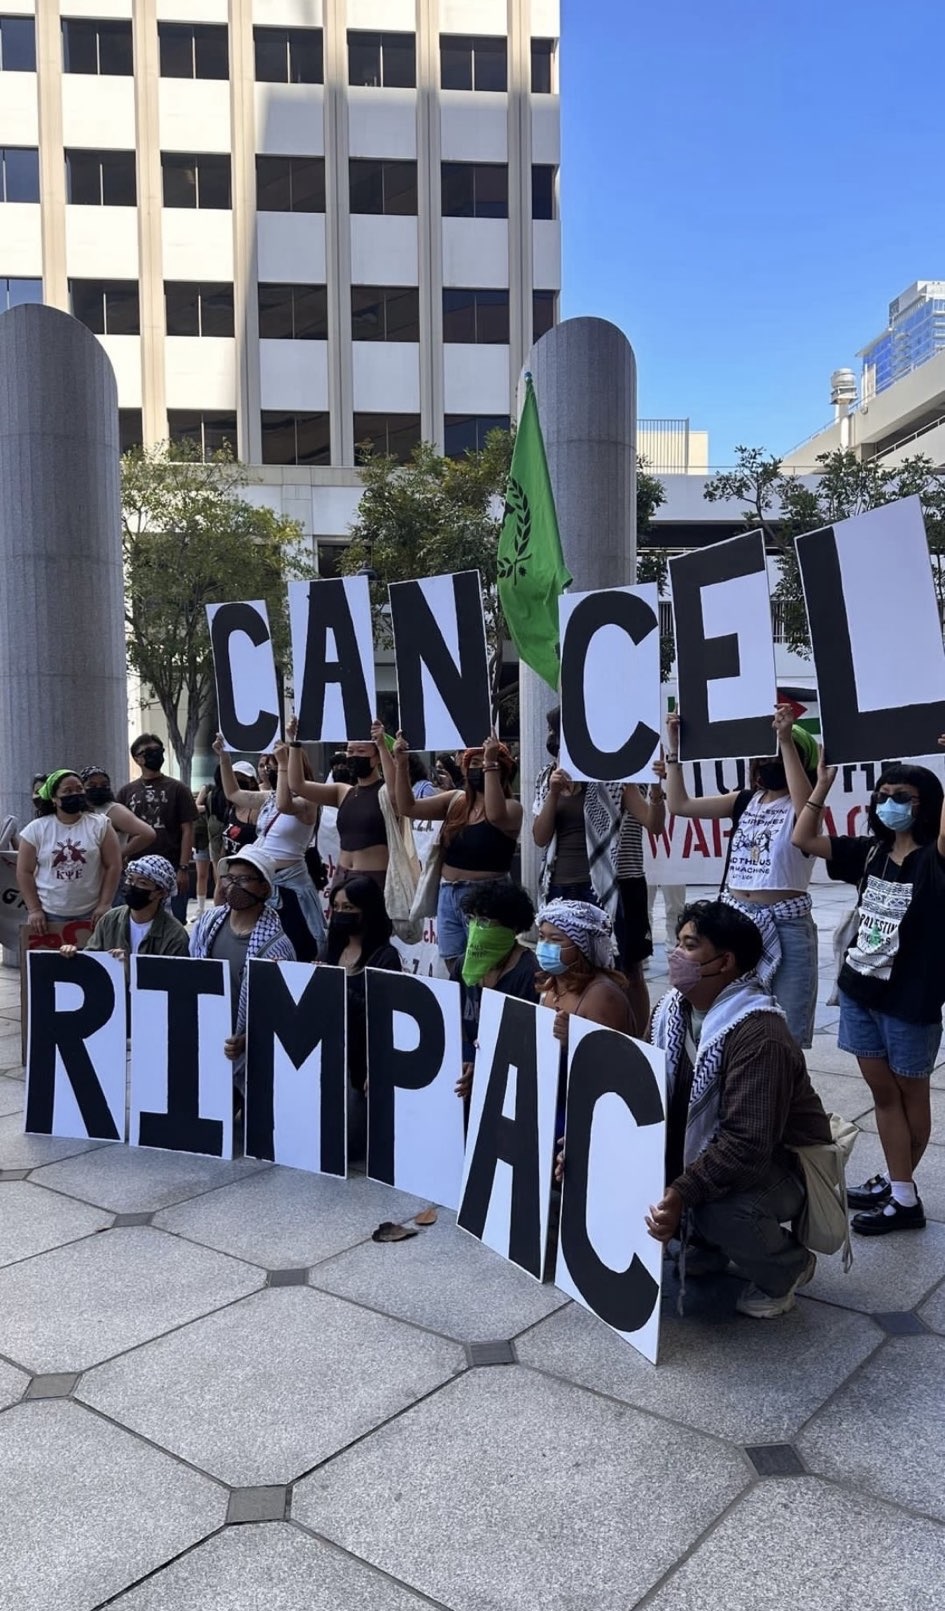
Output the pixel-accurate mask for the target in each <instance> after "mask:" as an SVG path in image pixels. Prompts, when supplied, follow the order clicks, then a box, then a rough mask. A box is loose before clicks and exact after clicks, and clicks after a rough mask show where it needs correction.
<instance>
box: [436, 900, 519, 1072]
mask: <svg viewBox="0 0 945 1611" xmlns="http://www.w3.org/2000/svg"><path fill="white" fill-rule="evenodd" d="M463 911H464V913H465V915H466V919H467V922H468V924H469V930H468V933H467V936H466V951H465V955H464V956H463V965H462V970H461V973H460V979H461V996H462V1004H463V1072H462V1074H461V1076H460V1078H459V1080H458V1081H457V1084H456V1095H457V1096H460V1097H463V1098H464V1099H465V1098H466V1097H468V1096H469V1093H470V1091H471V1090H472V1077H473V1066H474V1063H475V1058H476V1036H477V1035H478V1033H479V1010H480V1007H481V1005H482V992H483V990H498V991H500V992H501V994H502V995H504V996H517V997H518V999H519V1001H530V1002H532V1003H533V1004H534V1003H537V1001H538V991H537V989H536V988H535V976H536V974H537V972H538V963H537V962H536V960H535V953H534V951H531V950H529V948H528V946H526V945H522V944H521V942H520V940H519V938H518V937H519V935H520V934H526V933H527V932H528V930H529V929H530V928H531V926H532V924H533V923H534V921H535V908H534V906H533V905H532V903H531V900H530V899H529V897H528V895H527V894H526V893H525V891H524V890H523V889H522V888H521V886H520V885H518V884H510V883H509V881H508V879H507V878H488V879H483V880H480V882H479V883H474V884H473V885H472V887H471V888H470V890H469V892H468V894H467V895H466V896H465V897H464V899H463Z"/></svg>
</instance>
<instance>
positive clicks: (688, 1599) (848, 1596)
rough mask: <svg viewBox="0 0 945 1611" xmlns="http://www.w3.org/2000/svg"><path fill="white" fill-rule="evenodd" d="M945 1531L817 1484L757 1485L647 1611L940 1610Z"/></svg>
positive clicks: (794, 1480) (798, 1480)
mask: <svg viewBox="0 0 945 1611" xmlns="http://www.w3.org/2000/svg"><path fill="white" fill-rule="evenodd" d="M943 1581H945V1528H942V1527H939V1526H938V1525H937V1524H936V1523H935V1522H931V1521H923V1520H920V1519H917V1518H916V1517H914V1516H909V1515H907V1514H906V1513H905V1512H904V1511H901V1510H896V1509H894V1508H893V1507H892V1506H890V1505H885V1504H882V1503H880V1501H878V1500H875V1499H871V1498H869V1497H868V1496H867V1495H865V1494H856V1493H851V1492H850V1491H849V1490H847V1489H843V1488H835V1487H833V1486H832V1484H830V1483H827V1482H820V1481H819V1480H818V1479H817V1478H815V1477H791V1478H788V1479H785V1480H781V1481H778V1480H769V1481H767V1482H761V1483H758V1484H757V1485H756V1486H755V1487H754V1488H752V1489H751V1491H750V1492H749V1493H747V1494H745V1495H744V1496H743V1497H742V1498H741V1499H740V1500H739V1502H738V1504H737V1505H735V1506H734V1508H733V1509H732V1510H731V1511H730V1512H729V1514H728V1515H727V1516H726V1517H725V1519H724V1520H723V1521H722V1522H720V1523H719V1526H718V1527H716V1528H715V1529H714V1531H713V1532H712V1533H711V1534H710V1536H709V1537H708V1538H707V1539H706V1540H705V1542H704V1543H702V1544H700V1545H699V1547H698V1549H696V1550H694V1551H693V1553H692V1555H690V1557H689V1559H688V1560H686V1561H684V1562H683V1564H682V1566H680V1567H679V1568H678V1570H677V1571H675V1572H673V1573H672V1574H671V1575H670V1577H669V1578H668V1579H667V1581H666V1582H665V1583H664V1584H662V1585H661V1587H660V1588H659V1589H658V1590H657V1591H656V1593H655V1594H654V1595H653V1596H652V1597H651V1598H650V1599H648V1600H647V1602H646V1608H647V1611H720V1608H723V1607H724V1611H789V1608H791V1611H793V1608H795V1607H804V1611H851V1607H854V1606H875V1607H881V1608H882V1611H916V1608H917V1607H919V1606H926V1607H928V1608H929V1611H931V1608H932V1606H934V1605H937V1604H938V1603H939V1600H940V1597H941V1586H942V1582H943Z"/></svg>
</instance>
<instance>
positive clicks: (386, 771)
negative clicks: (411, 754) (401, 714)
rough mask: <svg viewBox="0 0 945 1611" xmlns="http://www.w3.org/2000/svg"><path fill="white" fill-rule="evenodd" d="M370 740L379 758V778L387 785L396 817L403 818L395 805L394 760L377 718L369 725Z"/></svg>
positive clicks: (383, 729)
mask: <svg viewBox="0 0 945 1611" xmlns="http://www.w3.org/2000/svg"><path fill="white" fill-rule="evenodd" d="M371 738H372V739H373V740H374V744H375V746H376V748H377V753H378V756H379V758H380V763H381V776H382V778H383V779H384V782H385V783H386V785H387V794H388V798H389V800H390V803H391V805H392V806H393V808H394V810H395V811H396V813H397V815H398V816H399V817H401V816H403V812H402V811H401V809H400V806H399V805H398V803H397V778H396V769H395V767H394V758H393V756H392V755H391V752H390V750H389V749H388V748H387V730H386V728H385V726H384V723H383V722H382V721H381V719H380V717H379V716H376V717H375V719H374V721H373V722H372V723H371ZM410 800H411V805H412V804H413V787H412V786H411V790H410Z"/></svg>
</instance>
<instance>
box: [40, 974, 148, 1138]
mask: <svg viewBox="0 0 945 1611" xmlns="http://www.w3.org/2000/svg"><path fill="white" fill-rule="evenodd" d="M29 970H30V1037H29V1040H30V1046H29V1057H30V1066H29V1089H28V1094H27V1102H26V1128H27V1130H31V1131H33V1132H34V1134H36V1135H51V1134H52V1126H53V1102H54V1097H55V1086H56V1053H57V1052H58V1053H59V1057H60V1059H61V1061H62V1066H63V1068H64V1069H65V1071H66V1074H67V1075H68V1078H69V1082H70V1084H71V1086H72V1090H73V1093H74V1095H75V1100H76V1106H77V1107H78V1109H79V1113H80V1114H81V1116H82V1123H83V1124H84V1125H85V1128H86V1130H87V1131H88V1134H89V1135H90V1136H94V1137H95V1138H96V1139H97V1140H101V1141H121V1140H123V1139H124V1137H123V1136H121V1135H119V1133H118V1129H117V1127H116V1124H115V1120H114V1118H113V1117H112V1114H111V1112H110V1110H109V1106H108V1102H107V1100H106V1097H105V1093H104V1091H103V1090H102V1087H101V1085H100V1083H99V1079H98V1075H97V1074H96V1072H95V1068H94V1066H93V1063H92V1059H91V1057H90V1056H89V1051H88V1047H87V1046H86V1044H85V1043H86V1041H87V1040H88V1039H89V1038H90V1037H91V1036H92V1035H94V1034H96V1033H97V1032H98V1030H100V1029H104V1027H105V1025H106V1024H107V1023H108V1021H109V1019H110V1018H111V1017H112V1014H113V1013H114V1012H115V1011H116V1010H118V1011H120V1012H121V1013H122V1014H123V1013H124V1010H125V1004H124V1002H120V1003H116V1001H115V989H114V986H113V984H112V981H111V979H110V978H109V976H108V974H107V973H106V971H105V969H104V968H102V967H100V966H99V965H98V963H97V962H96V961H94V960H93V958H92V957H83V955H82V953H81V951H80V952H79V953H78V955H77V956H74V957H68V958H67V957H61V956H60V955H59V953H58V951H43V952H39V953H37V952H33V954H32V955H31V956H30V958H29ZM57 984H72V985H79V986H81V988H82V990H83V991H84V993H85V994H84V999H83V1001H82V1005H81V1006H80V1007H79V1008H77V1009H76V1011H75V1012H57V1010H56V985H57Z"/></svg>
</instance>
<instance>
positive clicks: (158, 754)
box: [138, 744, 164, 772]
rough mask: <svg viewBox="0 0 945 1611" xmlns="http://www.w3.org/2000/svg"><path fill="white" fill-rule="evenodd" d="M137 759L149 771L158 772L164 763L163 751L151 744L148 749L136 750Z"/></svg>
mask: <svg viewBox="0 0 945 1611" xmlns="http://www.w3.org/2000/svg"><path fill="white" fill-rule="evenodd" d="M138 760H139V761H140V762H141V764H142V766H146V767H147V769H148V771H149V772H160V770H161V767H162V766H163V765H164V751H163V750H162V749H159V748H158V746H157V745H156V744H153V745H152V746H151V747H150V748H149V749H146V750H139V751H138Z"/></svg>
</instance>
